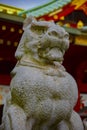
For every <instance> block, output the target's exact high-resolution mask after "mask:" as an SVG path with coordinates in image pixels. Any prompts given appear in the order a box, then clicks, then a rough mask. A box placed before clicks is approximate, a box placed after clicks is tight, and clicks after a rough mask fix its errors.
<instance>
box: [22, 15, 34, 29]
mask: <svg viewBox="0 0 87 130" xmlns="http://www.w3.org/2000/svg"><path fill="white" fill-rule="evenodd" d="M32 21H36V19H35V18H34V17H33V16H29V17H27V18H26V19H25V20H24V23H23V30H25V29H26V28H28V27H29V25H30V24H31V23H32Z"/></svg>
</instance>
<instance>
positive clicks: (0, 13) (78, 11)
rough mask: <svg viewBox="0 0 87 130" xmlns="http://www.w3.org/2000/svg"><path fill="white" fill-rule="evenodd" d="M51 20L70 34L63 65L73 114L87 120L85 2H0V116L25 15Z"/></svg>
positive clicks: (55, 0) (36, 0)
mask: <svg viewBox="0 0 87 130" xmlns="http://www.w3.org/2000/svg"><path fill="white" fill-rule="evenodd" d="M30 15H32V16H34V17H35V18H36V19H37V20H46V21H54V22H55V23H56V24H59V25H60V26H62V27H63V28H64V29H65V30H66V31H67V32H68V33H69V35H70V47H69V49H68V51H67V52H66V53H65V56H64V62H63V65H64V66H65V68H66V70H67V71H68V72H69V73H70V74H71V75H72V76H73V77H74V78H75V80H76V82H77V85H78V90H79V97H78V103H77V105H76V108H75V109H76V111H78V112H79V114H80V115H81V117H87V0H79V1H78V0H44V1H42V0H25V1H24V0H18V1H14V0H12V1H9V0H0V107H1V109H0V114H2V108H3V105H4V100H5V98H6V95H7V94H8V93H9V91H10V87H9V85H10V81H11V75H10V73H11V71H12V69H13V68H14V66H15V64H16V62H17V61H16V59H15V57H14V53H15V51H16V48H17V46H18V44H19V41H20V38H21V36H22V34H23V30H22V26H23V21H24V19H25V18H26V17H28V16H30Z"/></svg>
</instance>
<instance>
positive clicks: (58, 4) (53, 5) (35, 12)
mask: <svg viewBox="0 0 87 130" xmlns="http://www.w3.org/2000/svg"><path fill="white" fill-rule="evenodd" d="M70 2H71V0H52V1H51V2H48V3H46V4H44V5H41V6H38V7H36V8H32V9H30V10H25V11H22V12H20V13H19V15H23V14H26V15H27V16H30V15H32V16H34V17H40V16H43V15H46V14H48V13H50V12H53V11H54V10H57V9H59V8H62V7H63V6H65V5H67V4H68V3H70Z"/></svg>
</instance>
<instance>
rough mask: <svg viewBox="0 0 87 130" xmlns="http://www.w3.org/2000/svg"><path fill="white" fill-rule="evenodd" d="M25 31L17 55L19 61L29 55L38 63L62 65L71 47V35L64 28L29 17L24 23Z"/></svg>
mask: <svg viewBox="0 0 87 130" xmlns="http://www.w3.org/2000/svg"><path fill="white" fill-rule="evenodd" d="M23 30H24V33H23V36H22V38H21V40H20V43H19V46H18V48H17V51H16V53H15V56H16V58H17V59H21V57H22V56H24V55H28V54H29V55H32V57H33V59H34V60H36V61H38V62H40V61H41V62H42V61H43V62H45V63H52V64H53V63H54V62H55V61H56V62H60V63H62V61H63V55H64V53H65V51H66V50H67V49H68V47H69V34H68V33H67V32H66V31H65V30H64V29H63V28H62V27H60V26H59V25H57V24H55V23H54V22H52V21H51V22H48V21H37V20H36V19H35V18H33V17H29V18H26V19H25V21H24V24H23Z"/></svg>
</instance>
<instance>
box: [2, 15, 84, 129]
mask: <svg viewBox="0 0 87 130" xmlns="http://www.w3.org/2000/svg"><path fill="white" fill-rule="evenodd" d="M23 29H24V33H23V36H22V38H21V40H20V43H19V46H18V48H17V50H16V53H15V57H16V58H17V60H18V62H17V64H16V66H15V68H14V69H13V71H12V74H13V78H12V80H11V83H10V87H11V95H10V96H9V98H8V100H7V101H6V105H5V107H4V112H3V120H2V126H3V130H83V124H82V122H81V119H80V117H79V115H78V114H77V113H76V112H75V111H74V110H73V108H74V106H75V104H76V102H77V98H78V90H77V84H76V82H75V80H74V79H73V77H72V76H71V75H70V74H68V73H67V72H66V70H65V68H64V67H63V66H62V62H63V55H64V53H65V51H66V50H67V49H68V47H69V35H68V33H67V32H66V31H65V30H64V29H63V28H62V27H60V26H58V25H56V24H55V23H54V22H47V21H36V20H35V19H34V18H32V17H29V18H27V19H26V20H25V21H24V26H23Z"/></svg>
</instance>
